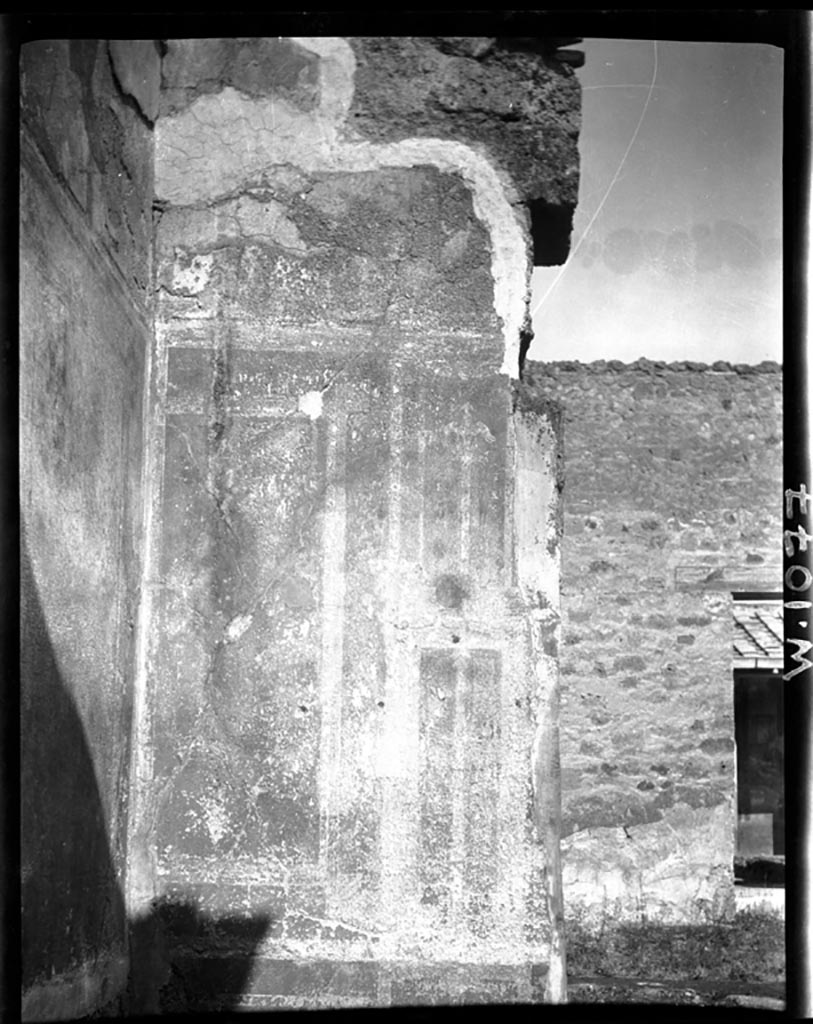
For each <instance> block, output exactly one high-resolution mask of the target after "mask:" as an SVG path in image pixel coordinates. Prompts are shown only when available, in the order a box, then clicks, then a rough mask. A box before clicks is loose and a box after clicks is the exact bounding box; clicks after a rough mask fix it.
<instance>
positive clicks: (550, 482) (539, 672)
mask: <svg viewBox="0 0 813 1024" xmlns="http://www.w3.org/2000/svg"><path fill="white" fill-rule="evenodd" d="M510 431H511V446H512V449H513V463H514V515H513V524H514V525H513V529H514V551H515V553H514V565H515V569H516V575H517V584H518V587H519V591H520V594H521V597H522V601H523V604H524V605H525V617H526V624H527V629H528V636H529V644H530V649H531V659H532V663H533V670H534V675H535V683H536V687H535V697H536V702H537V707H536V727H535V731H534V738H533V742H532V746H531V750H530V756H529V761H530V766H529V767H530V777H531V786H532V793H533V809H534V820H535V826H536V831H537V837H538V841H539V843H540V844H541V846H542V847H543V849H544V850H545V855H546V858H547V871H546V888H547V895H548V907H549V924H550V935H551V945H550V955H549V963H548V977H547V980H546V992H545V995H546V1000H547V1002H549V1003H565V1002H567V970H566V948H565V940H564V931H563V929H564V924H563V921H564V888H563V875H562V858H561V843H560V838H561V822H562V801H561V768H560V764H561V762H560V753H559V724H558V723H559V700H560V696H559V668H558V661H557V656H556V654H555V653H552V652H551V651H550V649H549V642H550V640H551V639H552V640H553V642H554V643H555V645H556V647H558V645H559V641H560V633H561V614H560V613H561V601H560V589H559V579H560V557H561V556H560V546H559V533H558V525H557V524H558V515H557V507H558V504H559V502H560V501H561V496H560V494H559V491H558V488H557V486H556V456H557V448H558V445H559V442H560V439H559V436H558V434H557V428H556V425H555V423H554V422H553V421H552V420H551V418H550V415H549V414H548V413H546V412H545V411H543V410H538V409H533V408H528V409H522V408H517V409H515V411H514V414H513V416H512V417H511V419H510ZM546 640H547V641H548V642H547V643H546Z"/></svg>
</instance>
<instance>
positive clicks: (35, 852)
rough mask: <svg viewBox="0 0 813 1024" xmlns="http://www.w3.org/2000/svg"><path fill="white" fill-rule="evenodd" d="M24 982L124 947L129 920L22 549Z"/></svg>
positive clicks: (87, 761) (83, 745)
mask: <svg viewBox="0 0 813 1024" xmlns="http://www.w3.org/2000/svg"><path fill="white" fill-rule="evenodd" d="M21 556H22V557H21V562H22V565H21V599H22V616H21V695H20V717H21V733H20V753H21V780H20V781H21V829H22V836H21V876H22V911H23V916H22V983H23V988H24V989H25V988H27V987H29V986H31V985H32V984H34V983H35V982H37V981H44V980H47V979H48V978H49V977H51V976H52V975H53V974H59V973H60V972H63V971H66V970H68V969H69V968H71V967H73V966H76V965H78V964H81V963H84V962H87V961H89V960H93V959H95V958H97V957H99V956H100V954H103V953H104V954H110V955H115V954H116V953H119V954H120V955H122V956H123V955H124V952H125V947H126V920H125V909H124V900H123V898H122V894H121V892H120V888H119V885H118V883H117V871H116V865H114V863H113V861H112V858H111V855H110V850H109V843H108V838H107V826H106V823H105V815H104V810H103V806H102V801H101V798H100V795H99V790H98V786H97V782H96V775H95V772H94V768H93V760H92V757H91V755H90V752H89V750H88V747H87V742H86V739H85V732H84V728H83V725H82V721H81V719H80V717H79V715H78V713H77V710H76V707H75V705H74V702H73V699H72V697H71V695H70V694H69V692H68V690H67V689H66V687H65V685H64V683H63V680H62V677H61V674H60V667H59V664H58V661H57V658H56V656H55V653H54V648H53V645H52V642H51V637H50V635H49V629H48V623H47V622H46V620H45V615H44V614H43V610H42V605H41V602H40V597H39V594H38V592H37V586H36V582H35V580H34V576H33V573H32V571H31V566H30V560H29V557H28V553H27V551H26V549H25V544H24V540H23V547H22V552H21Z"/></svg>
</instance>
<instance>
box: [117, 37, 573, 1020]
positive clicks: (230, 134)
mask: <svg viewBox="0 0 813 1024" xmlns="http://www.w3.org/2000/svg"><path fill="white" fill-rule="evenodd" d="M272 42H273V41H267V40H266V41H257V42H256V43H252V44H251V45H249V44H248V43H246V44H245V46H244V45H243V44H240V45H239V46H237V45H236V44H235V45H232V44H231V43H229V41H226V40H211V41H206V42H204V41H174V42H173V43H172V44H171V45H170V51H169V55H168V58H167V62H166V67H165V82H166V85H167V89H166V91H165V94H164V96H163V98H162V109H163V110H164V114H163V115H162V117H161V118H160V119H159V125H158V133H159V142H158V149H157V195H158V198H159V201H160V206H161V213H160V221H159V223H158V227H157V235H156V281H157V285H158V316H157V359H156V366H157V368H158V369H157V372H156V375H155V382H156V402H155V407H154V410H153V419H152V432H153V433H152V442H151V444H152V453H153V460H154V461H153V468H154V473H155V483H156V488H157V491H158V492H159V494H160V498H159V500H157V501H156V504H155V506H154V520H153V539H154V544H155V564H156V566H159V567H160V571H159V574H158V578H156V580H155V590H154V594H155V597H154V613H153V621H154V628H153V630H152V632H151V649H150V653H149V669H150V679H149V682H150V693H151V697H150V700H149V702H148V704H149V707H148V712H149V713H148V715H147V717H146V722H145V726H146V727H145V736H146V737H147V738H148V745H147V747H146V748H145V757H144V772H143V775H142V780H143V781H142V786H141V788H140V791H139V806H140V811H139V814H140V815H141V821H142V826H143V827H139V828H137V829H136V832H137V834H138V842H139V843H140V844H141V846H142V848H146V850H147V852H148V853H149V852H152V853H154V855H155V863H154V871H153V874H152V875H151V877H150V879H149V880H148V881H149V884H148V885H145V887H144V892H145V893H146V892H147V891H148V890H149V888H150V886H151V887H152V892H153V893H154V895H155V896H156V897H157V898H158V900H159V901H161V900H163V901H165V902H166V901H170V902H172V903H173V905H174V906H175V908H176V910H175V911H174V913H175V915H176V916H175V918H174V922H175V923H172V921H170V923H169V927H168V931H167V936H166V938H167V941H168V948H169V954H170V959H171V961H172V963H173V965H174V967H175V968H176V970H177V971H181V972H182V973H181V975H179V976H178V977H181V978H182V981H183V984H184V985H185V986H186V989H187V990H188V991H189V992H193V993H194V992H195V991H198V993H199V994H198V997H196V998H197V1003H196V1007H197V1008H206V1007H210V1008H211V1007H213V1006H225V1005H228V1004H229V1003H230V1002H233V1001H234V999H235V998H237V999H238V1000H239V1002H240V1003H241V1005H245V1006H257V1007H265V1006H269V1007H270V1006H288V1007H294V1006H305V1007H307V1006H311V1007H314V1006H323V1005H336V1006H339V1005H388V1004H391V1003H399V1002H404V1001H408V1000H410V999H414V1001H417V1002H461V1001H469V1000H470V999H475V1000H484V999H485V1000H490V999H495V998H505V999H509V1000H515V1001H516V1000H529V999H532V998H534V999H545V998H548V999H550V998H556V997H560V996H561V991H562V973H561V955H560V951H559V950H558V948H557V947H555V944H554V942H553V939H552V933H553V932H554V931H555V930H556V929H557V927H558V923H557V918H556V915H555V913H554V912H553V911H552V909H551V908H552V905H551V904H550V902H549V901H548V899H547V890H544V889H540V888H539V887H538V886H537V889H536V890H534V891H535V892H536V896H537V900H536V903H535V904H534V903H533V901H532V900H530V899H529V897H528V893H529V892H530V891H531V889H532V888H533V886H532V879H534V878H539V877H540V873H542V874H544V871H545V869H546V867H547V868H548V869H550V872H551V873H555V858H554V853H553V852H552V847H551V845H550V841H551V835H552V833H546V834H545V835H544V836H541V835H540V834H539V832H538V831H537V830H536V828H535V822H534V819H533V796H532V788H533V787H532V781H531V774H532V770H531V760H532V757H531V754H532V748H533V746H534V743H535V742H536V739H537V737H538V733H539V726H540V721H541V720H542V719H544V717H545V716H546V715H547V714H548V704H547V703H545V701H542V700H540V699H539V695H538V691H539V688H540V685H541V684H540V676H539V671H540V666H539V665H537V663H536V659H535V653H534V652H535V648H534V645H533V643H532V640H531V632H532V630H531V626H530V621H529V618H528V608H529V606H528V603H527V601H526V596H527V595H525V594H524V593H521V592H520V590H519V588H518V585H517V575H516V570H515V566H514V558H515V551H514V543H513V542H514V505H515V502H516V501H517V500H518V499H517V494H516V492H515V480H514V450H513V438H514V431H513V422H512V391H511V384H510V380H509V376H508V372H507V371H506V370H505V366H506V365H509V366H510V367H511V371H512V372H515V371H516V367H515V366H514V365H512V364H511V359H512V353H514V352H515V349H516V348H517V347H518V345H519V328H520V326H521V322H522V316H523V313H522V310H523V301H524V299H523V295H524V291H523V289H524V288H525V284H526V283H527V272H528V269H529V253H528V245H527V238H526V236H525V234H523V232H524V230H525V222H524V220H523V219H522V215H520V214H518V213H517V212H516V209H515V208H514V207H512V205H511V203H512V202H513V201H514V198H513V197H514V193H513V192H512V191H511V190H510V189H509V188H508V187H506V186H505V182H504V179H503V177H501V175H502V174H503V173H504V168H502V169H501V170H500V171H499V172H498V171H497V169H496V161H497V160H498V159H499V158H498V157H497V156H496V155H493V156H492V157H491V158H489V159H492V160H493V161H494V162H489V159H487V158H486V157H485V156H484V155H483V154H482V152H481V150H480V149H479V148H476V147H477V146H478V145H479V140H478V138H477V136H476V132H474V131H473V129H472V131H471V132H470V133H469V135H470V136H471V137H470V139H469V141H470V142H471V143H472V145H471V146H469V145H467V144H465V143H463V142H461V141H460V140H459V136H454V138H453V139H452V141H450V142H449V143H448V145H447V143H446V142H444V141H443V140H442V139H441V140H438V139H434V138H430V139H426V138H423V139H422V138H416V139H415V140H411V141H408V143H407V144H405V145H404V146H402V145H401V143H400V142H399V141H395V142H392V143H389V142H382V143H380V144H379V143H378V142H375V143H373V144H371V143H369V142H366V141H364V140H363V139H362V137H361V136H360V135H358V133H355V134H354V133H353V130H352V129H351V128H350V126H349V123H348V124H347V125H345V124H344V122H345V121H346V119H347V117H348V116H349V111H350V100H351V97H352V94H353V88H354V76H355V68H356V64H355V60H356V58H355V57H354V50H353V48H352V47H351V46H350V44H348V43H347V42H346V41H344V40H336V39H332V40H330V39H326V40H311V41H304V40H298V41H291V40H285V41H277V42H274V43H273V45H272ZM421 45H422V46H423V47H424V48H425V49H426V50H427V53H431V52H434V51H433V50H432V47H433V46H434V44H432V43H431V42H430V41H425V43H422V44H421ZM255 46H256V48H258V51H264V50H265V49H267V48H268V47H271V49H272V50H274V52H279V53H280V54H285V55H286V56H285V60H286V61H289V62H290V67H291V68H293V67H297V68H299V72H297V74H298V75H299V77H298V78H297V83H298V84H294V83H293V80H292V79H291V80H289V78H287V77H286V76H285V75H284V74H282V72H281V71H280V72H279V74H276V73H275V74H274V75H270V76H269V77H268V80H267V81H266V80H263V81H260V80H253V79H252V83H253V84H251V85H250V87H247V83H246V79H245V75H244V73H243V72H242V71H240V70H239V67H238V63H239V61H238V57H239V54H240V53H242V52H243V50H244V49H245V48H246V47H247V48H248V49H249V50H252V52H253V48H255ZM359 52H360V51H359ZM437 55H438V56H439V59H440V61H441V64H443V66H445V65H446V63H447V59H446V57H445V56H440V51H437ZM365 59H366V58H365ZM465 59H466V60H473V58H465ZM504 59H505V63H506V68H508V67H510V68H512V69H513V70H511V71H510V72H508V71H506V74H509V76H510V74H515V73H516V68H515V67H514V65H515V64H516V66H517V68H518V67H519V66H520V65H521V66H522V67H525V66H527V64H528V63H529V62H530V63H534V62H538V61H537V58H536V57H534V56H527V55H525V56H521V57H520V56H517V57H516V58H514V57H511V58H508V57H505V58H504ZM500 60H503V58H502V57H501V58H500ZM538 63H540V68H541V62H538ZM207 68H208V69H209V72H206V73H204V72H205V71H206V69H207ZM215 69H216V74H215ZM475 70H476V69H475V68H474V64H473V63H472V66H471V68H469V71H470V72H472V73H473V74H474V73H475ZM504 70H505V69H504ZM300 72H301V75H300ZM212 74H214V78H212ZM280 76H281V77H280ZM569 77H570V76H569V75H568V74H566V75H564V76H563V79H562V82H563V84H562V89H563V91H565V92H568V95H570V92H569V90H570V87H571V85H572V83H570V80H569ZM207 79H208V80H210V84H211V83H213V82H217V85H218V87H217V88H214V89H213V88H210V87H209V86H207V85H205V84H204V82H205V80H207ZM517 81H518V79H517ZM238 82H239V83H242V84H238ZM309 83H310V84H309ZM360 124H361V122H360ZM235 126H237V127H235ZM339 126H341V132H340V133H339V134H337V128H338V127H339ZM367 127H368V126H367V125H365V130H367ZM571 127H572V125H569V126H568V129H567V131H569V130H570V128H571ZM235 131H236V132H237V137H235ZM345 131H347V132H348V134H347V136H346V137H345V135H344V134H342V133H344V132H345ZM420 134H421V133H420V132H419V133H418V136H420ZM463 134H464V135H465V134H466V133H465V132H464V133H463ZM565 134H567V132H565ZM453 135H454V133H452V134H450V138H452V136H453ZM372 137H373V138H374V137H375V134H374V133H373V136H372ZM413 142H415V143H416V145H414V146H413ZM235 146H236V149H235ZM237 151H239V153H240V158H239V161H238V160H236V159H235V153H236V152H237ZM526 184H528V182H524V184H523V187H524V186H525V185H526ZM537 184H539V182H537ZM560 186H561V182H558V179H557V180H556V181H554V180H553V179H550V180H547V184H546V187H548V188H549V189H551V190H552V191H554V192H555V191H556V190H557V189H559V190H561V189H563V186H561V188H560ZM551 198H552V197H551ZM563 201H564V202H567V201H569V200H567V199H564V198H563ZM540 465H541V466H542V468H541V469H540V472H542V473H543V474H545V473H547V472H548V467H547V464H546V463H545V462H544V458H541V462H540ZM546 514H547V513H546V510H545V509H543V510H540V517H541V520H542V522H541V526H540V534H541V535H542V536H544V537H547V529H548V524H547V521H546V520H545V516H546ZM549 585H553V586H554V587H555V573H554V574H553V575H552V576H551V577H550V579H548V580H547V582H546V583H545V584H544V585H543V589H544V588H545V587H547V586H549ZM540 664H541V663H540ZM545 671H547V669H545ZM551 680H552V684H551V685H554V686H555V677H553V676H551ZM551 742H552V741H551ZM543 775H544V773H543ZM543 775H540V779H541V778H543ZM545 778H546V777H545ZM544 785H547V782H546V781H545V783H544V784H543V788H544ZM150 815H152V816H153V817H152V818H150ZM150 821H153V822H154V831H153V833H152V837H154V839H155V846H154V847H152V846H151V845H150V844H151V842H152V838H151V835H150V830H149V827H148V826H149V822H150ZM551 858H554V859H551ZM148 859H149V858H148V857H146V858H145V862H147V861H148ZM184 907H186V908H187V909H186V910H184ZM190 908H191V909H190ZM235 913H236V914H238V915H240V916H241V919H242V920H244V921H246V922H254V923H255V924H256V925H257V934H256V936H255V937H256V942H255V944H254V947H253V949H252V957H253V967H252V968H251V970H250V972H249V974H250V977H248V978H247V979H244V980H245V988H244V991H243V992H242V993H238V992H237V991H236V990H237V989H238V988H239V977H238V976H240V977H242V975H241V973H240V971H239V970H238V971H237V973H235V972H234V971H233V970H231V969H227V964H226V962H225V960H224V959H223V957H222V956H221V954H222V953H223V952H224V948H223V946H222V944H219V940H218V939H216V938H215V937H213V933H212V932H211V930H209V931H207V929H206V928H204V927H200V926H197V927H195V928H191V926H190V928H191V931H190V930H187V931H184V927H183V926H182V922H183V921H185V920H192V919H195V920H199V922H200V921H201V920H203V918H202V917H200V918H199V919H198V918H196V917H195V915H204V916H205V915H209V917H210V918H211V917H212V916H213V915H214V916H217V915H228V914H235ZM532 917H533V920H531V918H532ZM179 922H180V923H179ZM215 931H217V929H215ZM196 951H197V952H198V953H200V952H203V953H206V954H207V956H208V959H207V960H206V961H205V965H206V966H204V963H202V962H200V960H199V959H196V955H195V954H196ZM553 960H555V961H556V964H557V971H558V974H556V977H555V978H554V977H553V973H556V972H553V973H549V968H550V966H551V963H552V962H553ZM221 961H222V962H221ZM532 963H533V964H535V965H536V967H535V972H534V973H533V974H532V971H531V967H530V965H531V964H532ZM275 965H276V966H275ZM279 965H284V969H283V968H282V967H280V966H279ZM232 966H234V965H232ZM243 966H244V967H245V964H244V965H243ZM209 968H211V971H212V972H213V973H211V975H210V976H209V977H207V979H206V987H205V989H198V988H197V986H198V982H199V981H200V980H201V979H202V978H203V976H204V975H205V974H206V973H207V971H208V969H209ZM552 979H553V980H552ZM164 1001H165V1003H166V999H165V1000H164ZM193 1001H194V1000H193Z"/></svg>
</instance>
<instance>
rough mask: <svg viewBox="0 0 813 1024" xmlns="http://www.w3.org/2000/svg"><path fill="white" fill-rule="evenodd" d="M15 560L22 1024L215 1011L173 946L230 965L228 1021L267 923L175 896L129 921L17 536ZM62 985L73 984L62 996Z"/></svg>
mask: <svg viewBox="0 0 813 1024" xmlns="http://www.w3.org/2000/svg"><path fill="white" fill-rule="evenodd" d="M21 549H22V550H21V605H22V607H21V612H22V619H21V634H20V636H21V657H20V663H21V684H22V685H21V697H20V712H21V714H20V719H21V721H20V727H21V734H20V754H21V772H20V775H21V778H20V781H21V791H20V793H21V796H20V799H21V832H22V834H21V847H20V857H21V861H20V863H21V876H22V877H21V903H22V919H21V924H22V927H21V984H22V991H23V998H24V1001H23V1008H24V1014H25V1016H26V1017H27V1018H28V1019H33V1020H42V1019H51V1020H53V1019H63V1020H64V1019H71V1018H74V1017H77V1016H81V1015H82V1014H83V1013H86V1012H88V1011H89V1010H90V1011H93V1010H95V1011H96V1012H101V1013H104V1014H108V1015H110V1016H114V1015H118V1014H120V1013H122V1012H125V1013H137V1014H144V1013H148V1014H152V1013H166V1012H169V1013H173V1012H175V1013H182V1012H186V1011H188V1010H193V1009H194V1007H195V1004H196V1003H197V1002H198V999H199V998H200V996H203V997H204V998H206V999H207V1001H208V1002H209V1003H210V1005H211V1000H212V997H213V996H215V997H217V996H218V995H219V993H200V994H199V993H196V992H193V991H188V990H187V987H186V986H185V985H184V979H183V975H182V972H181V971H179V970H178V968H177V967H176V966H175V965H173V964H172V963H171V953H172V948H173V945H174V944H175V942H176V941H178V942H182V943H183V944H184V947H185V948H187V949H192V950H194V951H195V953H197V954H198V955H201V954H202V955H206V954H207V953H209V952H210V950H213V949H216V950H217V952H218V954H219V955H221V956H223V955H224V954H225V955H227V956H228V959H229V963H230V964H231V970H230V972H229V977H228V983H227V985H226V988H227V989H228V993H227V996H226V997H221V998H220V1003H221V1008H222V1009H223V1010H229V1009H231V1008H233V1007H234V1006H235V1005H236V1004H237V1002H238V1001H239V998H240V996H241V995H242V993H243V992H244V991H245V987H246V984H247V982H248V979H249V976H250V973H251V967H252V963H253V960H254V955H255V952H256V949H257V946H258V945H259V943H260V942H261V941H262V938H263V936H264V935H265V933H266V931H267V928H268V925H269V921H268V919H267V918H265V917H262V916H258V917H252V916H235V917H221V918H213V917H211V916H209V915H205V914H201V913H199V912H198V910H197V908H196V907H195V906H194V904H193V903H192V902H191V901H190V900H189V899H187V898H185V897H182V896H179V897H175V898H173V899H172V900H163V901H161V902H158V903H156V905H155V907H154V908H153V911H152V913H151V914H150V915H149V916H148V917H146V918H144V919H141V920H138V921H128V920H127V914H126V908H125V901H124V896H123V893H122V890H121V885H120V881H119V879H120V878H121V877H122V876H123V874H124V870H123V867H124V865H123V864H122V863H121V861H122V857H123V854H122V853H121V852H118V853H117V852H116V851H114V850H111V841H110V838H109V837H110V836H111V830H110V829H109V827H108V825H107V822H106V816H105V812H104V807H103V804H102V800H101V796H100V793H99V787H98V783H97V778H96V772H95V770H94V761H93V757H92V754H91V751H90V749H89V745H88V742H87V738H86V734H85V728H84V726H83V723H82V719H81V718H80V716H79V713H78V711H77V709H76V705H75V703H74V700H73V698H72V697H71V695H70V692H69V690H68V688H67V687H66V685H65V683H64V681H63V674H62V671H61V669H60V665H59V659H58V656H57V653H56V652H55V650H54V645H53V644H52V642H51V638H50V635H49V627H48V622H47V620H46V615H45V613H44V611H43V607H42V602H41V600H40V596H39V593H38V588H37V585H36V580H35V576H34V572H33V571H32V566H31V562H30V558H29V556H28V551H27V548H26V545H25V540H24V537H23V538H21ZM114 844H115V840H114ZM124 848H125V847H124V843H123V841H122V843H121V850H123V849H124ZM117 869H118V870H117ZM128 958H129V960H130V969H129V975H128V974H127V971H128V967H127V962H128ZM60 976H64V978H66V979H75V980H76V984H75V985H73V986H72V985H71V984H70V983H68V984H67V985H66V984H65V983H64V981H63V978H61V977H60ZM125 979H126V980H127V982H128V987H127V991H126V993H125V992H124V991H123V984H124V981H125ZM219 980H222V979H219ZM219 987H220V988H222V987H223V986H222V984H221V985H220V986H219ZM72 993H73V994H72ZM84 1001H88V1002H92V1003H93V1004H94V1005H93V1006H91V1007H89V1008H88V1007H87V1006H86V1005H84V1006H83V1005H82V1003H83V1002H84Z"/></svg>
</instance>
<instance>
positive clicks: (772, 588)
mask: <svg viewBox="0 0 813 1024" xmlns="http://www.w3.org/2000/svg"><path fill="white" fill-rule="evenodd" d="M526 369H527V373H526V376H527V379H528V382H529V385H532V386H533V388H534V389H535V390H538V391H539V392H540V393H542V394H545V395H547V396H548V397H549V398H550V399H551V400H553V401H555V402H558V403H559V404H560V405H561V408H562V421H563V445H564V460H565V467H566V470H565V486H564V492H563V493H564V540H563V545H562V616H563V624H562V629H563V633H562V647H561V651H560V654H561V664H560V671H561V680H562V694H561V697H562V711H561V754H562V790H563V796H562V799H563V826H562V834H563V846H562V857H563V879H564V893H565V907H566V912H567V915H568V917H570V918H572V919H573V920H578V921H580V922H583V923H585V924H589V925H590V926H591V927H593V928H595V927H598V926H600V925H604V926H609V925H611V924H612V923H613V922H617V921H621V920H623V921H641V920H644V919H646V920H648V921H659V922H662V923H704V922H713V921H717V920H721V919H724V918H725V917H727V916H729V915H730V914H731V913H732V912H733V860H734V841H735V833H736V793H735V783H736V772H735V768H736V766H735V750H734V701H733V667H732V665H733V652H732V640H733V612H732V596H731V595H732V593H733V592H738V591H739V592H742V591H751V592H775V593H778V592H781V589H782V586H781V580H782V576H781V569H782V551H781V518H780V517H781V514H782V508H781V496H782V440H781V439H782V434H781V416H782V375H781V370H780V368H779V367H778V366H777V365H775V364H772V363H763V364H760V365H758V366H747V365H737V366H731V365H729V364H726V363H715V364H713V365H712V366H707V365H701V364H694V363H689V364H686V363H671V364H663V363H652V362H647V361H645V360H641V361H639V362H638V363H633V364H629V365H627V364H622V363H613V362H610V363H604V362H602V363H591V364H579V363H537V364H528V366H527V368H526ZM777 538H780V541H779V542H778V541H777Z"/></svg>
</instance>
